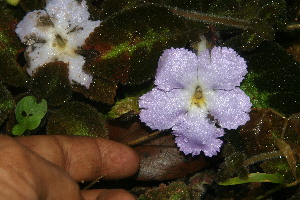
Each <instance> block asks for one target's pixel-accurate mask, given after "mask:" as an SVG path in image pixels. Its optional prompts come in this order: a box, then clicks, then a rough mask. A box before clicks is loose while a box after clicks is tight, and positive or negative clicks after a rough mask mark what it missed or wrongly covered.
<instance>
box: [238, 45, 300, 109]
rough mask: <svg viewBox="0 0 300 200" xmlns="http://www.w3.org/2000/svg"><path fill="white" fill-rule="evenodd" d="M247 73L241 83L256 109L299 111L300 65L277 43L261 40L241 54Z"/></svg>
mask: <svg viewBox="0 0 300 200" xmlns="http://www.w3.org/2000/svg"><path fill="white" fill-rule="evenodd" d="M244 57H245V59H246V60H247V64H248V71H250V73H249V74H248V75H247V76H246V79H245V80H244V81H243V82H242V84H241V89H243V90H244V91H245V92H246V94H247V95H248V96H250V98H251V101H252V103H253V106H254V107H255V108H273V109H275V110H277V111H279V112H282V113H284V114H293V113H297V112H300V81H299V80H300V65H299V63H296V62H295V61H294V60H293V58H292V57H291V56H290V55H288V54H287V53H286V51H285V50H284V49H283V48H282V47H281V46H279V45H278V44H276V43H267V42H265V43H263V44H262V45H261V46H260V47H259V48H258V49H257V50H256V51H255V52H253V53H252V54H249V55H246V56H244Z"/></svg>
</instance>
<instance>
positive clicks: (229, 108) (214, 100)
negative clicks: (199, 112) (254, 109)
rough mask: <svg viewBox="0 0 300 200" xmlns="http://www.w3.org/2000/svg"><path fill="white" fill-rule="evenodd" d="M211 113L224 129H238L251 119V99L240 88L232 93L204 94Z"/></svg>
mask: <svg viewBox="0 0 300 200" xmlns="http://www.w3.org/2000/svg"><path fill="white" fill-rule="evenodd" d="M204 95H205V98H206V105H207V107H208V110H209V111H210V113H211V114H212V115H213V116H214V117H215V119H217V120H218V121H219V124H220V126H221V127H222V128H227V129H236V128H237V127H238V126H240V125H244V124H245V123H246V122H247V121H248V120H249V119H250V117H249V114H248V113H249V112H250V110H251V106H252V104H251V102H250V98H249V97H248V96H247V95H246V94H245V93H244V92H243V91H242V90H241V89H239V88H236V89H234V90H230V91H224V90H218V91H214V92H209V93H206V94H204Z"/></svg>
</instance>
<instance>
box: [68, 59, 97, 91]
mask: <svg viewBox="0 0 300 200" xmlns="http://www.w3.org/2000/svg"><path fill="white" fill-rule="evenodd" d="M62 61H63V62H65V63H69V80H70V81H71V82H72V81H75V82H76V83H79V84H80V85H84V86H85V87H86V88H87V89H89V87H90V84H91V83H92V79H93V77H92V76H91V75H89V74H87V73H85V72H84V71H83V69H82V66H83V65H84V63H85V59H84V57H83V56H79V55H77V56H65V57H63V60H62Z"/></svg>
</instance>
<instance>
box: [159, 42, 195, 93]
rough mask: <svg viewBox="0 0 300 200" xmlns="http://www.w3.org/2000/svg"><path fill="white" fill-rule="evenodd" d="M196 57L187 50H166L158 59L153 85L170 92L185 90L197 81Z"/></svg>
mask: <svg viewBox="0 0 300 200" xmlns="http://www.w3.org/2000/svg"><path fill="white" fill-rule="evenodd" d="M197 62H198V61H197V56H196V54H194V53H193V52H191V51H188V50H187V49H183V48H181V49H174V48H171V49H167V50H165V51H164V53H163V55H162V56H161V57H160V59H159V62H158V68H157V73H156V79H155V82H154V83H155V85H157V87H158V88H160V89H162V90H165V91H170V90H171V89H173V88H185V87H186V86H188V85H189V83H190V82H193V81H195V80H196V79H197Z"/></svg>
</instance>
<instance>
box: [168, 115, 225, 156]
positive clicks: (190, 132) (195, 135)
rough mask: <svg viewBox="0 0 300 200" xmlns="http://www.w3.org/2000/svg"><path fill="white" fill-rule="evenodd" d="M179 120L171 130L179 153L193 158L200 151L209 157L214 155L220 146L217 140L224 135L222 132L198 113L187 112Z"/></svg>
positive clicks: (220, 142)
mask: <svg viewBox="0 0 300 200" xmlns="http://www.w3.org/2000/svg"><path fill="white" fill-rule="evenodd" d="M199 110H200V109H199ZM181 119H182V120H181V122H180V123H178V124H176V125H175V126H174V127H173V128H172V129H173V134H174V135H175V136H176V139H175V141H176V143H177V146H178V147H179V149H180V151H183V152H184V153H185V154H189V153H191V154H192V155H193V156H194V155H199V154H200V152H201V151H203V152H204V154H205V155H206V156H209V157H211V156H213V155H216V154H217V152H218V151H219V150H220V148H221V145H222V141H221V140H219V139H217V138H218V137H221V136H223V135H224V130H223V129H221V128H217V127H216V126H215V125H214V124H212V123H211V122H210V121H209V120H208V119H207V118H206V117H205V115H203V114H202V113H201V112H199V111H196V112H195V111H192V112H188V113H186V114H185V115H184V117H181Z"/></svg>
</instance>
